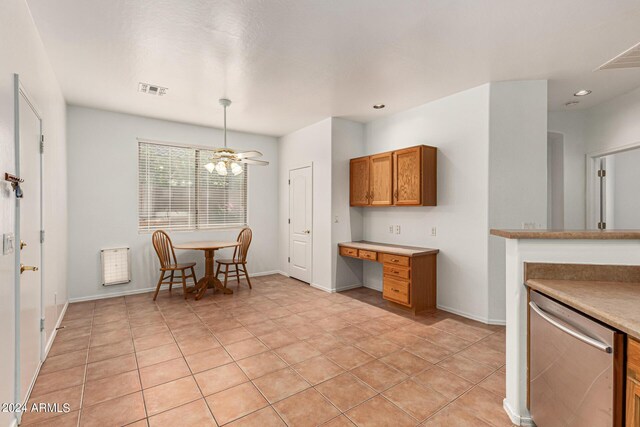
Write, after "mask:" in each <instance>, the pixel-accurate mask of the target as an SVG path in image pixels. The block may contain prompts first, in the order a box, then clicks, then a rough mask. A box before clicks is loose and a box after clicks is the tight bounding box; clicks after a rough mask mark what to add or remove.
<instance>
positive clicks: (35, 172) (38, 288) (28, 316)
mask: <svg viewBox="0 0 640 427" xmlns="http://www.w3.org/2000/svg"><path fill="white" fill-rule="evenodd" d="M19 99H20V101H19V104H20V110H19V114H20V115H19V118H18V119H19V122H20V128H19V130H20V146H19V153H18V155H19V159H20V170H19V176H20V178H22V179H24V182H23V183H21V184H20V187H21V188H22V193H23V197H22V198H21V199H19V200H20V201H19V221H20V235H19V238H20V240H21V242H22V243H21V242H16V250H17V251H20V264H21V266H22V267H23V268H21V269H20V270H21V271H19V272H18V274H20V290H19V293H18V295H19V310H20V321H19V325H18V328H19V333H17V334H16V336H17V337H18V339H19V343H18V348H19V351H20V361H19V362H20V365H19V371H20V388H19V398H20V400H21V401H23V402H24V401H25V398H26V396H27V393H28V392H29V390H30V388H31V385H32V382H33V380H34V379H35V375H36V373H37V370H38V366H39V364H40V359H41V343H42V332H41V330H40V319H41V318H42V310H41V304H42V298H41V295H42V283H41V275H40V266H41V256H42V253H41V245H40V230H41V229H42V227H41V209H40V204H41V194H40V185H41V182H40V173H41V164H40V135H41V133H40V132H41V129H40V118H39V117H38V116H37V114H36V112H35V111H34V109H32V107H31V105H30V103H29V102H28V100H27V99H26V98H25V97H24V96H23V95H22V94H21V96H20V98H19ZM23 269H24V271H23ZM36 269H37V270H36Z"/></svg>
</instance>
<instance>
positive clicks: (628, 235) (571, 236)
mask: <svg viewBox="0 0 640 427" xmlns="http://www.w3.org/2000/svg"><path fill="white" fill-rule="evenodd" d="M491 234H492V235H494V236H499V237H504V238H505V239H566V240H576V239H579V240H635V239H638V240H640V230H547V229H525V230H497V229H493V230H491Z"/></svg>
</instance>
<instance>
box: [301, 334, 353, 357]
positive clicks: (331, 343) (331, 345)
mask: <svg viewBox="0 0 640 427" xmlns="http://www.w3.org/2000/svg"><path fill="white" fill-rule="evenodd" d="M305 342H306V343H307V344H309V345H310V346H311V347H313V348H315V349H316V350H318V351H319V352H320V353H323V354H324V353H328V352H330V351H332V350H335V349H337V348H340V347H344V345H345V344H344V342H343V341H341V340H339V339H337V338H336V337H334V336H333V335H330V334H328V333H326V332H325V333H323V334H320V335H316V336H314V337H311V338H309V339H307V340H305Z"/></svg>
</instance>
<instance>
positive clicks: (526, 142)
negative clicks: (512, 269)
mask: <svg viewBox="0 0 640 427" xmlns="http://www.w3.org/2000/svg"><path fill="white" fill-rule="evenodd" d="M523 222H528V223H535V224H536V226H537V227H540V228H545V227H546V224H547V81H546V80H535V81H513V82H497V83H491V85H490V112H489V228H521V227H522V223H523ZM505 268H506V267H505V245H504V239H503V238H500V237H496V236H489V282H488V286H489V292H488V304H489V313H488V316H489V321H492V322H493V321H497V322H499V321H504V319H505V315H506V313H505V280H506V279H505Z"/></svg>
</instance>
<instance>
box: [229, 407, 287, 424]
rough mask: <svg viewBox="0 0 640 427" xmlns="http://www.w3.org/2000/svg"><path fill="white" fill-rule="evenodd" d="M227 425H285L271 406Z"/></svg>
mask: <svg viewBox="0 0 640 427" xmlns="http://www.w3.org/2000/svg"><path fill="white" fill-rule="evenodd" d="M228 425H229V427H257V426H260V427H285V426H286V424H285V423H284V421H282V419H281V418H280V416H279V415H278V414H277V413H276V411H274V410H273V408H272V407H271V406H268V407H266V408H264V409H261V410H259V411H257V412H254V413H252V414H249V415H247V416H246V417H242V418H240V419H239V420H236V421H234V422H232V423H231V424H228Z"/></svg>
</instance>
